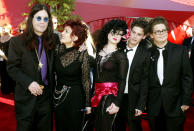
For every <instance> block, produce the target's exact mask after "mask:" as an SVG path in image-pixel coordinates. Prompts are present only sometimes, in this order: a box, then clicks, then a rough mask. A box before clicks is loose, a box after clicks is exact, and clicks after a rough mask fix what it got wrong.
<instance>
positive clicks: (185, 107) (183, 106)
mask: <svg viewBox="0 0 194 131" xmlns="http://www.w3.org/2000/svg"><path fill="white" fill-rule="evenodd" d="M181 109H182V111H183V112H185V111H186V110H188V109H189V106H188V105H182V106H181Z"/></svg>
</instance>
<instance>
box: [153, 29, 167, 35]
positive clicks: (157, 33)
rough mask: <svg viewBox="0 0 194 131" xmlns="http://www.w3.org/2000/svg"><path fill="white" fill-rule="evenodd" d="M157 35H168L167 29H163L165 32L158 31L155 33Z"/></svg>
mask: <svg viewBox="0 0 194 131" xmlns="http://www.w3.org/2000/svg"><path fill="white" fill-rule="evenodd" d="M153 33H154V34H155V35H161V34H164V33H167V29H163V30H156V31H154V32H153Z"/></svg>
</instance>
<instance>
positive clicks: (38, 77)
mask: <svg viewBox="0 0 194 131" xmlns="http://www.w3.org/2000/svg"><path fill="white" fill-rule="evenodd" d="M58 42H60V41H59V38H58V37H57V36H56V35H54V33H53V24H52V17H51V14H50V11H49V9H48V7H47V6H45V5H42V4H36V5H34V6H33V7H32V9H31V12H30V14H29V17H28V21H27V27H26V30H25V31H24V33H23V34H21V35H19V36H17V37H14V38H12V39H11V41H10V47H9V53H8V54H9V55H8V65H7V69H8V73H9V75H10V76H11V77H12V78H13V79H14V80H15V81H16V87H15V111H16V120H17V131H32V130H33V131H51V130H52V129H51V122H52V120H51V118H52V117H51V116H52V115H51V114H52V113H51V98H52V97H51V94H52V89H51V87H53V84H54V83H53V75H52V67H53V48H54V45H55V44H56V43H58Z"/></svg>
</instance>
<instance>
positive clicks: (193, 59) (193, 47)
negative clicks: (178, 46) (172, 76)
mask: <svg viewBox="0 0 194 131" xmlns="http://www.w3.org/2000/svg"><path fill="white" fill-rule="evenodd" d="M191 40H192V37H189V38H186V39H185V40H184V41H183V45H184V46H186V47H187V49H188V51H189V50H190V51H191V56H190V62H191V68H192V70H193V74H194V45H191Z"/></svg>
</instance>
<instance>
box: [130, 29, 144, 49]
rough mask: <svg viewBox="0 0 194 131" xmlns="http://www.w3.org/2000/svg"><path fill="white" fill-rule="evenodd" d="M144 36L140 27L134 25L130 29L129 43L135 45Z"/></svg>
mask: <svg viewBox="0 0 194 131" xmlns="http://www.w3.org/2000/svg"><path fill="white" fill-rule="evenodd" d="M144 38H145V35H144V30H143V29H142V28H141V27H138V26H134V27H133V28H132V30H131V34H130V38H129V45H130V44H131V45H133V46H136V45H137V44H139V42H140V41H141V40H142V39H144Z"/></svg>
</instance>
